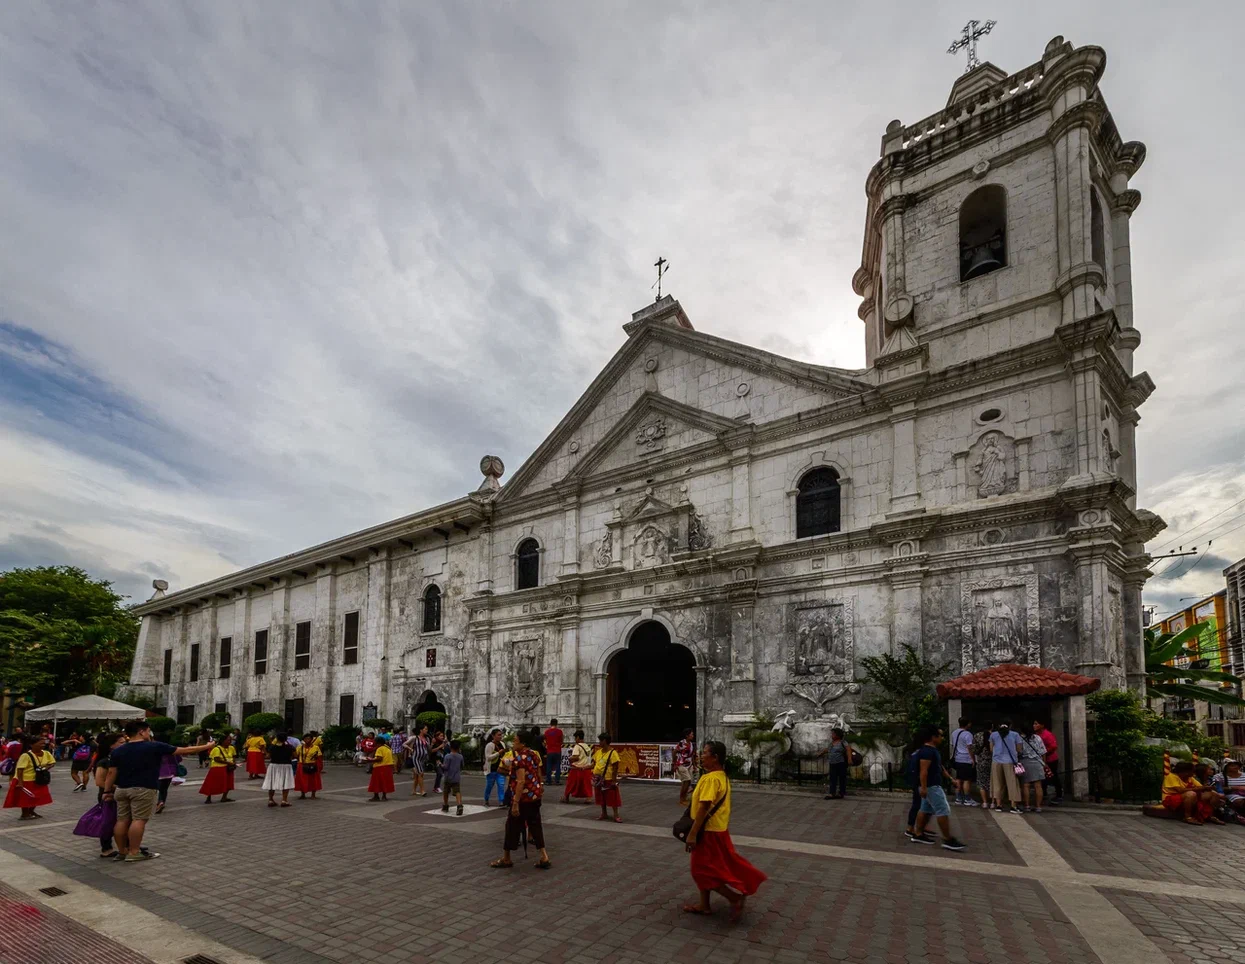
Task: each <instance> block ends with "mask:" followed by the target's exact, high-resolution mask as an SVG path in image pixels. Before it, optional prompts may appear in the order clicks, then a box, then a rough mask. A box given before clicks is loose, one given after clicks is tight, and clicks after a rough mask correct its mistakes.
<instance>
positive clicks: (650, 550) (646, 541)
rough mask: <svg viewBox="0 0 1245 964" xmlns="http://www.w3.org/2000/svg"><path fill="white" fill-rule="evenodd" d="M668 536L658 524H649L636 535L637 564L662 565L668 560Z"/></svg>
mask: <svg viewBox="0 0 1245 964" xmlns="http://www.w3.org/2000/svg"><path fill="white" fill-rule="evenodd" d="M666 541H667V540H666V537H665V535H663V534H662V532H661V531H660V530H659V529H658V528H657V527H656V526H647V527H646V528H645V529H644V531H642V532H641V533H640V534H639V536H637V537H636V547H635V548H636V565H637V566H660V565H661V564H662V563H664V562H665V561H666V557H667V554H668V549H667V546H666Z"/></svg>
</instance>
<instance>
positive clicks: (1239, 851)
mask: <svg viewBox="0 0 1245 964" xmlns="http://www.w3.org/2000/svg"><path fill="white" fill-rule="evenodd" d="M58 771H60V772H57V773H56V774H55V776H54V781H53V793H54V796H55V799H56V802H55V804H54V805H52V806H51V807H48V808H45V810H44V813H45V814H46V819H44V820H42V821H39V822H37V823H34V824H18V823H17V821H16V818H15V815H14V814H12V812H10V811H6V812H5V813H4V814H3V816H2V817H0V881H3V883H2V884H0V929H2V932H3V934H4V935H5V937H4V939H3V940H2V941H0V961H3V962H5V964H36V962H37V964H70V962H73V964H76V962H80V961H81V962H88V961H89V962H92V964H112V962H122V961H125V962H147V961H154V962H156V964H165V962H182V961H187V960H193V961H194V962H195V964H205V962H207V961H217V962H221V964H248V962H254V961H256V960H262V961H271V962H278V964H285V962H288V964H294V962H303V964H322V962H330V961H331V962H336V961H352V962H353V961H362V962H380V964H399V962H430V961H455V962H460V961H461V962H470V964H481V962H490V961H501V960H507V961H513V962H526V961H542V962H551V964H557V962H600V964H607V962H653V964H658V962H668V961H699V960H707V959H710V958H711V959H712V960H713V961H715V962H733V961H758V962H761V961H765V962H775V964H786V962H790V964H796V962H802V961H826V960H845V961H859V962H867V964H920V962H941V961H969V962H981V964H986V962H995V961H1007V962H1009V964H1057V962H1064V961H1068V962H1081V961H1085V962H1092V961H1102V962H1103V964H1116V962H1127V964H1149V962H1156V964H1157V962H1164V961H1171V962H1175V964H1192V962H1195V961H1196V962H1204V961H1223V962H1228V961H1232V962H1245V933H1242V929H1241V928H1240V927H1239V922H1240V921H1241V920H1242V919H1245V877H1242V875H1241V874H1240V873H1239V868H1240V867H1241V866H1242V865H1243V864H1245V832H1243V831H1242V830H1241V829H1239V828H1231V827H1229V828H1212V827H1206V828H1201V829H1198V828H1192V827H1186V826H1184V825H1182V824H1177V823H1169V822H1165V821H1156V820H1149V819H1146V818H1143V817H1141V816H1138V815H1135V814H1133V813H1130V812H1124V811H1111V810H1104V811H1090V810H1087V809H1076V810H1063V811H1055V812H1048V813H1046V814H1043V815H1041V816H1037V815H1034V816H1028V817H1017V816H1012V815H1009V814H990V813H984V812H982V811H981V810H961V809H959V808H957V809H956V810H955V812H954V814H953V820H954V822H955V825H956V830H957V832H958V833H959V835H960V836H961V837H962V838H963V839H964V840H965V842H966V843H967V844H968V845H969V849H968V850H967V851H966V852H964V853H962V854H952V853H948V852H946V851H943V850H941V849H940V848H930V847H924V846H920V845H917V844H912V843H909V842H908V841H907V840H906V838H904V836H903V835H902V830H903V821H904V814H905V810H906V806H907V801H906V800H905V799H901V798H899V797H898V796H895V797H890V796H887V795H881V794H865V795H860V796H856V797H852V798H849V799H848V800H845V801H833V802H825V801H823V800H822V799H821V798H820V795H816V796H814V795H812V794H808V793H804V794H798V793H786V792H772V791H767V790H764V789H752V788H747V787H745V786H743V785H742V784H741V785H739V786H738V787H737V789H736V793H735V797H734V814H733V817H732V825H731V831H732V834H733V836H734V838H735V842H736V845H737V846H738V847H739V849H740V850H741V851H742V852H743V853H744V854H745V855H746V856H747V857H748V858H749V859H750V860H752V862H753V863H755V864H756V865H757V866H758V867H760V868H761V869H762V870H763V871H764V872H765V873H766V874H768V875H769V881H768V882H767V883H766V884H765V885H764V886H763V887H762V889H761V892H760V893H759V894H758V895H757V896H756V897H755V898H753V899H752V900H751V901H750V902H749V906H748V911H747V914H746V916H745V918H744V920H743V921H742V922H741V923H739V924H738V925H731V924H730V923H729V922H728V921H727V916H726V910H725V907H724V906H720V907H719V910H718V912H717V914H716V915H714V916H713V917H695V916H690V915H687V914H684V913H682V912H681V911H680V907H681V905H682V903H683V902H684V901H685V900H687V899H689V898H691V897H693V896H694V893H695V891H694V888H693V886H692V883H691V878H690V877H689V875H688V870H687V856H686V855H685V854H684V853H683V850H682V847H681V846H680V845H679V844H678V843H677V842H676V841H675V840H674V839H673V838H672V837H671V835H670V830H669V826H670V824H671V823H672V822H673V821H674V820H675V819H676V818H677V816H678V814H679V808H678V803H677V796H678V791H677V788H675V787H672V786H668V785H661V786H651V785H640V784H627V785H624V789H623V794H624V806H623V811H622V813H623V817H624V820H625V821H626V822H625V823H623V824H621V825H615V824H612V823H602V822H599V821H597V820H596V819H595V817H596V814H597V812H598V811H596V809H595V808H591V807H587V806H570V805H562V804H559V803H557V802H556V797H557V795H558V793H559V791H558V789H557V788H552V789H551V790H550V791H549V797H548V798H547V802H546V805H545V808H544V811H545V823H546V836H547V842H548V846H549V850H550V854H551V857H552V859H553V863H554V867H553V869H552V870H551V871H549V872H547V873H543V872H540V871H537V870H536V869H535V860H536V858H535V851H534V850H533V852H532V855H531V858H530V859H529V860H527V861H526V862H525V861H524V860H523V858H522V854H521V853H520V854H519V855H517V858H516V867H515V868H514V869H513V870H509V871H497V870H490V869H489V868H488V862H489V860H491V859H493V858H495V857H497V856H499V855H500V843H501V831H502V815H501V812H500V811H497V810H488V811H481V812H477V813H473V814H468V815H465V816H463V817H461V818H459V817H453V816H450V817H446V816H443V815H442V814H440V813H439V812H437V811H438V810H439V799H438V800H434V798H433V797H432V796H431V795H430V796H428V797H427V798H420V799H416V800H412V799H411V798H410V797H409V796H407V794H408V793H409V783H407V782H399V795H398V797H397V798H396V799H394V800H391V801H390V802H388V803H369V802H367V801H366V796H367V795H366V793H365V791H364V786H365V784H366V775H365V774H364V773H363V771H361V770H357V769H355V768H353V767H351V766H347V765H334V766H330V767H329V769H328V771H327V772H326V774H325V784H326V792H325V793H324V794H323V796H322V799H320V800H317V801H314V802H313V801H310V800H308V801H296V805H295V806H294V807H293V808H292V809H289V810H280V809H269V808H267V807H266V806H264V803H265V802H266V795H265V794H263V793H262V792H261V791H260V790H259V785H258V781H257V782H255V783H252V784H249V785H248V784H247V783H246V782H245V781H242V782H241V783H240V785H239V789H238V791H237V793H236V796H237V797H238V802H236V803H233V804H227V805H224V806H221V805H219V804H213V805H212V806H204V805H203V804H202V798H201V797H200V796H199V795H198V793H197V792H196V788H195V787H194V786H193V785H191V784H193V783H194V782H195V781H197V780H198V778H199V775H200V771H198V770H196V769H194V768H193V763H192V769H191V771H190V778H189V779H190V781H191V784H188V785H187V786H184V787H175V788H174V789H173V792H172V795H171V797H170V804H169V808H168V809H167V810H166V812H165V813H164V814H162V815H160V816H159V817H156V818H154V819H153V820H152V822H151V824H150V825H149V831H148V837H147V842H148V843H150V845H151V846H152V847H153V848H154V849H156V850H158V851H159V852H160V853H161V854H162V856H161V858H160V859H159V860H156V861H153V862H150V863H146V864H130V865H121V864H115V863H113V862H111V861H101V860H99V859H98V857H97V856H96V854H97V852H98V845H97V844H96V842H95V841H93V840H90V839H84V838H80V837H74V836H72V834H71V831H72V829H73V825H74V823H75V822H76V820H77V818H78V816H79V815H80V814H81V813H82V812H83V811H85V810H86V809H87V808H88V807H90V806H91V805H92V804H93V803H94V801H95V797H94V794H93V793H91V794H86V793H79V794H75V793H70V792H69V777H68V773H67V772H66V771H65V769H64V768H59V767H58ZM464 786H465V788H466V790H467V798H466V799H467V802H469V803H476V802H478V797H479V795H480V794H481V793H482V791H483V780H482V778H479V777H477V776H475V775H468V776H467V778H466V780H465V781H464ZM430 811H431V812H430ZM1234 868H1235V869H1234ZM45 887H56V888H58V889H59V890H61V891H64V893H63V894H60V895H56V896H48V895H46V894H44V893H42V889H43V888H45ZM61 915H64V916H61Z"/></svg>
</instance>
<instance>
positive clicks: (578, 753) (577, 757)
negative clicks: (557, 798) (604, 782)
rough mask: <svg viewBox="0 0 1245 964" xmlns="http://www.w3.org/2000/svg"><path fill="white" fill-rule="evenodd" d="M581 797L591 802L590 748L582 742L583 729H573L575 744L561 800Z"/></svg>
mask: <svg viewBox="0 0 1245 964" xmlns="http://www.w3.org/2000/svg"><path fill="white" fill-rule="evenodd" d="M577 797H583V802H584V803H592V750H590V749H589V748H588V744H587V743H585V742H584V731H583V730H576V731H575V745H574V746H572V747H571V767H570V770H569V771H568V772H567V774H566V789H565V790H563V791H562V802H563V803H570V802H571V801H572V800H574V799H575V798H577Z"/></svg>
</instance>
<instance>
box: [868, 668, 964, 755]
mask: <svg viewBox="0 0 1245 964" xmlns="http://www.w3.org/2000/svg"><path fill="white" fill-rule="evenodd" d="M860 665H861V666H862V667H863V668H864V671H865V683H866V685H867V686H868V691H867V695H866V697H865V699H864V700H862V701H861V704H860V714H861V716H863V717H864V719H865V720H867V721H868V722H867V723H865V724H864V726H863V727H862V728H861V729H860V731H859V732H858V733H856V734H855V740H854V742H855V743H857V744H859V745H860V746H877V745H879V744H883V743H885V744H889V745H890V746H908V745H910V744H911V743H912V741H913V739H914V737H915V734H916V731H917V730H919V729H920V728H921V727H922V726H924V725H926V724H927V723H933V724H937V725H939V726H941V725H942V724H943V722H944V718H945V714H944V713H943V712H942V709H941V704H940V703H939V701H938V697H937V695H936V694H935V692H934V687H935V686H936V685H937V684H938V680H939V679H941V678H942V677H943V676H945V675H946V674H947V671H948V670H949V669H950V668H951V664H950V663H932V662H930V661H929V660H927V659H925V657H923V656H922V655H921V654H920V653H918V652H917V651H916V650H915V649H913V648H912V647H911V646H909V645H907V644H904V646H903V653H902V655H900V656H892V655H891V654H890V653H882V654H880V655H878V656H864V657H862V658H861V660H860Z"/></svg>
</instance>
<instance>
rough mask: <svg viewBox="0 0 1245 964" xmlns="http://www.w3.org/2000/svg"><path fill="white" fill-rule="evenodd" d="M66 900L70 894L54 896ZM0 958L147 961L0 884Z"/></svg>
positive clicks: (112, 963) (81, 963)
mask: <svg viewBox="0 0 1245 964" xmlns="http://www.w3.org/2000/svg"><path fill="white" fill-rule="evenodd" d="M58 899H59V900H65V901H69V904H68V905H67V910H69V912H70V913H72V912H73V905H72V900H73V895H72V894H66V896H64V897H61V898H58ZM0 961H2V962H3V964H151V961H150V960H148V959H147V958H145V957H139V956H137V955H136V954H135V953H134V952H133V951H131V950H129V949H128V948H125V947H122V946H121V945H120V944H117V943H115V942H113V941H110V940H108V939H107V938H106V937H102V936H101V935H99V934H97V933H95V932H94V931H93V930H90V929H89V928H86V927H82V926H81V925H79V924H76V923H74V921H73V920H71V919H70V918H68V917H65V916H64V915H62V914H58V913H56V912H55V911H50V910H46V909H45V908H43V907H40V906H38V905H36V904H34V903H32V902H31V901H30V900H29V899H27V897H26V896H25V895H24V894H22V893H20V892H19V891H16V890H14V889H13V888H12V887H9V886H8V885H7V884H3V883H0Z"/></svg>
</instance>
